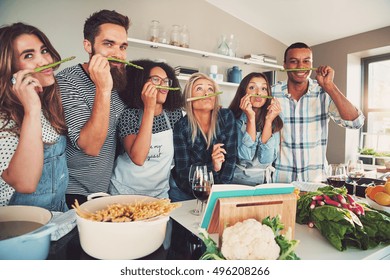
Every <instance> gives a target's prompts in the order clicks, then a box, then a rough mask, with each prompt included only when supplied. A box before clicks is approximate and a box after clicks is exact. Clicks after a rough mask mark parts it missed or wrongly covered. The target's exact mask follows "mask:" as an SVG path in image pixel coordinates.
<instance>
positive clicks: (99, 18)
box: [84, 10, 130, 45]
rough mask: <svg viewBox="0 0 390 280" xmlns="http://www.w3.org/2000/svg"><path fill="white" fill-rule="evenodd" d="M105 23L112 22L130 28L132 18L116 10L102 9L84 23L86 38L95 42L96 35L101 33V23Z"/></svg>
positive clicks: (126, 28) (92, 42)
mask: <svg viewBox="0 0 390 280" xmlns="http://www.w3.org/2000/svg"><path fill="white" fill-rule="evenodd" d="M105 23H112V24H116V25H120V26H123V28H124V29H125V30H126V32H127V30H128V29H129V26H130V20H129V18H128V17H127V16H124V15H122V14H120V13H117V12H116V11H109V10H101V11H99V12H95V13H93V14H92V15H91V16H90V17H89V18H88V19H87V20H86V21H85V23H84V39H86V40H88V41H89V42H91V44H92V45H93V44H94V43H95V38H96V36H98V35H99V32H100V25H102V24H105Z"/></svg>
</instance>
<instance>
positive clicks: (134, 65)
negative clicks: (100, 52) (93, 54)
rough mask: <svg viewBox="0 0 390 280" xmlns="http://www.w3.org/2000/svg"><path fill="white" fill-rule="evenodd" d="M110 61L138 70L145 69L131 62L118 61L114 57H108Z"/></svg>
mask: <svg viewBox="0 0 390 280" xmlns="http://www.w3.org/2000/svg"><path fill="white" fill-rule="evenodd" d="M107 60H108V61H113V62H119V63H123V64H126V65H128V66H132V67H135V68H137V69H142V70H143V69H144V68H143V67H141V66H139V65H136V64H133V63H131V62H129V61H126V60H122V59H118V58H114V57H108V58H107Z"/></svg>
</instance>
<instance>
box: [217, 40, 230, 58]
mask: <svg viewBox="0 0 390 280" xmlns="http://www.w3.org/2000/svg"><path fill="white" fill-rule="evenodd" d="M217 53H219V54H223V55H229V46H228V44H227V42H226V36H225V35H222V36H221V38H220V39H219V42H218V49H217Z"/></svg>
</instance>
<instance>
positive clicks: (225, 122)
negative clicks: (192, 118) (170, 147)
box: [173, 108, 237, 194]
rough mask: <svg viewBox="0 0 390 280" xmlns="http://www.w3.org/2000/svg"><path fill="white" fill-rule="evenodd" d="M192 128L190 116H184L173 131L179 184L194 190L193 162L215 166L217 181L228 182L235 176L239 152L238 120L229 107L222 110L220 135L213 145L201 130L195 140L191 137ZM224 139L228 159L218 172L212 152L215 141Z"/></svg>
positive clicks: (175, 174)
mask: <svg viewBox="0 0 390 280" xmlns="http://www.w3.org/2000/svg"><path fill="white" fill-rule="evenodd" d="M191 134H192V132H191V128H190V126H189V125H188V118H187V116H184V117H183V118H181V119H180V120H179V121H178V122H177V123H176V125H175V128H174V131H173V143H174V148H175V157H174V158H175V172H174V173H173V176H174V178H175V181H176V184H177V186H178V187H179V188H180V189H181V190H183V191H185V192H186V193H189V194H191V193H192V191H191V186H189V180H188V173H189V171H190V166H191V164H204V165H207V166H208V170H210V171H211V170H213V173H214V174H213V175H214V183H215V184H228V183H230V182H231V180H232V179H233V174H234V168H235V163H236V156H237V130H236V120H235V118H234V115H233V113H232V112H231V111H230V110H229V109H226V108H224V109H220V110H219V112H218V123H217V137H216V139H213V141H212V144H211V145H210V148H209V149H206V147H207V143H206V140H205V139H204V137H203V136H202V134H201V133H200V132H198V135H197V137H196V138H195V141H194V143H192V140H191ZM217 143H223V144H224V146H223V148H224V149H225V150H226V154H225V162H224V163H223V164H222V168H221V170H220V171H219V172H214V169H213V166H212V161H211V153H212V151H213V145H214V144H217Z"/></svg>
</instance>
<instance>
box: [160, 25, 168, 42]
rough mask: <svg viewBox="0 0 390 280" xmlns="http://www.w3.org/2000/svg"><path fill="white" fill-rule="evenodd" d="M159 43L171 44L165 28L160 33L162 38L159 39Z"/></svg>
mask: <svg viewBox="0 0 390 280" xmlns="http://www.w3.org/2000/svg"><path fill="white" fill-rule="evenodd" d="M158 42H159V43H161V44H169V38H168V35H167V31H166V30H165V28H162V29H161V31H160V36H159V37H158Z"/></svg>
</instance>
